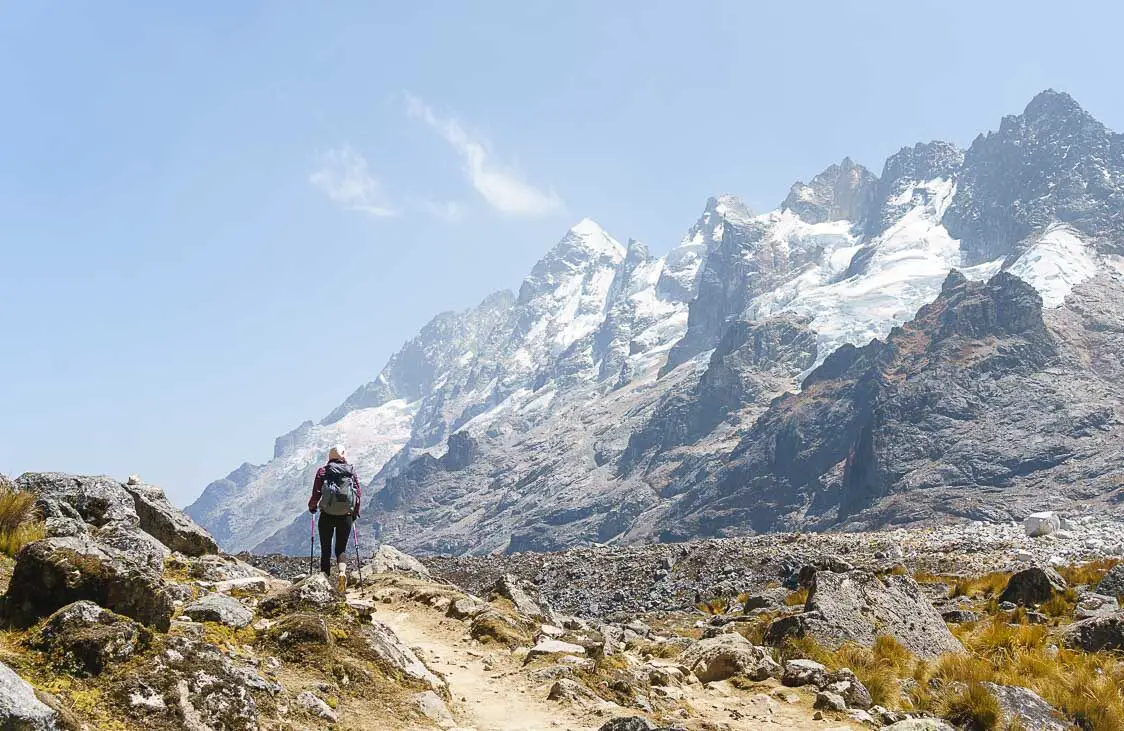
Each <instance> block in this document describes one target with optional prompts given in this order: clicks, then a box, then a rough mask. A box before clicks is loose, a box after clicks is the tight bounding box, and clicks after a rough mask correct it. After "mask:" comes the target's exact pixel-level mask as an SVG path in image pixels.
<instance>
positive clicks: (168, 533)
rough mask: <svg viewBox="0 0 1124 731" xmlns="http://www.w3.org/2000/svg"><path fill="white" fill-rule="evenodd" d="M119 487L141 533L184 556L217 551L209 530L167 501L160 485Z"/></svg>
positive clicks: (127, 485) (217, 548)
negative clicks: (129, 500) (131, 506)
mask: <svg viewBox="0 0 1124 731" xmlns="http://www.w3.org/2000/svg"><path fill="white" fill-rule="evenodd" d="M122 489H124V490H125V492H127V493H128V494H129V495H130V497H131V498H132V500H133V509H134V511H135V512H136V514H137V517H138V518H139V520H140V527H141V530H143V531H144V532H145V533H148V534H150V535H152V536H153V537H155V538H156V539H157V540H158V541H160V542H161V543H163V544H164V545H165V546H167V547H168V548H169V549H171V550H173V551H179V552H180V553H182V554H185V555H187V556H202V555H204V554H208V553H218V550H219V546H218V544H217V543H215V539H214V538H212V537H211V534H210V533H208V532H207V531H205V530H203V529H202V528H200V527H199V526H198V525H196V523H195V521H193V520H192V519H191V518H189V517H187V515H186V514H185V513H183V512H182V511H180V510H177V509H176V508H175V507H174V506H173V505H172V504H171V503H170V502H168V498H167V496H166V495H165V494H164V491H163V490H162V489H160V488H159V487H156V486H155V485H145V484H140V483H138V484H125V485H122Z"/></svg>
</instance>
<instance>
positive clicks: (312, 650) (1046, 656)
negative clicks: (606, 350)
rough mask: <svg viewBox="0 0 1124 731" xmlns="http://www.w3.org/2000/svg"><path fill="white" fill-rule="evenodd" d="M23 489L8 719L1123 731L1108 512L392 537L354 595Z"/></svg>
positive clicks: (188, 531) (3, 666) (108, 501)
mask: <svg viewBox="0 0 1124 731" xmlns="http://www.w3.org/2000/svg"><path fill="white" fill-rule="evenodd" d="M0 490H4V491H5V492H6V493H7V494H9V495H11V494H32V495H34V496H35V503H36V506H37V511H38V516H37V518H36V520H37V521H38V522H37V523H36V526H37V527H38V529H40V534H41V535H42V536H43V537H41V538H39V539H38V540H32V541H31V542H30V543H28V544H27V545H26V546H24V547H23V548H22V549H20V550H19V551H18V552H16V553H15V557H14V559H7V558H0V590H2V591H3V592H4V595H3V598H2V599H0V612H2V617H3V623H4V624H3V629H2V630H0V729H20V730H21V731H22V730H23V729H36V730H40V729H83V728H86V729H141V728H144V729H156V730H159V729H192V730H199V729H215V730H238V731H242V730H248V729H278V730H280V729H294V730H295V729H325V728H340V729H388V730H395V731H397V730H400V729H401V730H406V729H411V730H412V729H435V728H442V729H460V730H461V731H469V730H475V731H499V730H501V729H502V730H504V731H541V730H545V729H573V730H575V731H633V730H641V731H650V730H651V729H668V730H670V729H683V730H684V731H749V730H750V729H767V728H777V729H859V728H888V729H894V730H895V731H904V730H907V729H913V730H915V731H916V730H918V729H943V730H947V729H954V728H961V729H1016V728H1018V729H1026V730H1028V731H1035V730H1038V729H1043V730H1049V731H1053V730H1055V729H1071V728H1083V729H1096V730H1097V731H1106V730H1108V729H1120V728H1124V699H1122V698H1121V688H1122V687H1124V668H1122V667H1121V663H1120V660H1119V658H1118V656H1117V655H1116V654H1115V653H1117V652H1119V651H1120V650H1122V649H1124V613H1122V612H1121V610H1120V607H1119V604H1118V596H1119V595H1121V594H1124V568H1115V567H1116V559H1114V558H1112V556H1113V555H1116V554H1119V553H1120V551H1121V547H1120V545H1119V541H1120V536H1121V535H1124V534H1122V533H1121V532H1120V530H1119V526H1116V525H1113V524H1110V523H1109V522H1107V521H1104V520H1101V519H1098V518H1096V517H1094V516H1087V517H1075V518H1072V519H1071V520H1069V521H1066V523H1065V524H1064V525H1063V522H1062V520H1061V519H1059V518H1058V517H1057V516H1052V515H1047V516H1037V517H1035V518H1033V519H1032V520H1028V521H1027V523H1026V524H1025V525H1018V526H1016V525H983V524H980V525H973V526H967V527H960V528H947V529H935V530H930V531H925V532H906V531H899V532H895V533H884V534H851V535H813V536H801V535H789V536H772V537H761V538H755V539H745V540H719V541H708V542H701V543H695V544H683V545H657V546H647V547H642V548H627V549H625V548H620V549H617V548H611V547H603V548H591V549H581V550H576V551H570V552H567V553H564V554H553V555H537V556H536V555H514V556H506V557H487V558H476V559H465V558H461V559H450V558H433V559H427V560H426V562H425V563H422V562H420V561H418V560H416V559H413V558H411V557H409V556H406V555H405V554H402V553H400V552H398V551H395V550H394V549H392V548H390V547H388V546H381V547H379V548H378V550H377V551H376V552H374V553H373V554H372V555H370V556H368V557H367V558H366V559H365V560H364V562H363V565H362V567H361V568H362V574H361V577H360V572H358V571H354V570H353V571H352V572H351V574H350V575H349V579H350V583H349V586H348V590H347V592H346V593H345V594H340V593H338V592H337V591H336V590H335V589H334V588H333V586H332V584H331V582H329V581H328V580H327V579H325V578H324V577H322V576H319V575H314V576H311V577H309V576H307V575H305V572H307V559H287V558H284V557H253V556H242V557H234V556H227V555H223V554H221V553H218V552H217V549H216V548H215V546H214V544H213V542H211V541H210V540H209V536H207V534H206V533H205V532H204V531H202V530H201V529H199V528H198V527H197V526H195V525H194V524H193V523H191V521H190V520H187V519H186V518H184V517H183V516H182V514H180V513H179V512H178V511H176V510H175V509H174V508H172V507H171V506H170V505H168V504H167V502H166V500H164V499H163V496H162V493H160V491H159V490H158V489H156V488H151V487H148V486H145V485H142V484H139V482H138V483H136V484H121V483H118V482H116V481H114V480H110V479H108V478H87V477H73V476H67V475H55V474H48V475H25V476H23V477H21V478H20V479H19V480H17V481H16V483H15V485H14V486H4V485H0ZM39 518H41V519H42V520H38V519H39ZM1028 533H1033V534H1035V535H1034V536H1033V537H1032V536H1030V535H1028ZM253 564H257V566H255V565H253ZM259 567H264V568H259ZM265 569H268V571H267V570H265Z"/></svg>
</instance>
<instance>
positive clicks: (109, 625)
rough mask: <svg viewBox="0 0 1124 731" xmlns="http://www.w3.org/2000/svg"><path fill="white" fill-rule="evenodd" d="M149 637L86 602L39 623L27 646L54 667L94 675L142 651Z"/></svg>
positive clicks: (125, 620) (141, 628) (136, 625)
mask: <svg viewBox="0 0 1124 731" xmlns="http://www.w3.org/2000/svg"><path fill="white" fill-rule="evenodd" d="M151 639H152V633H151V632H150V631H149V630H148V629H147V628H146V627H144V626H142V625H140V624H139V623H137V622H135V621H133V620H131V619H129V618H128V617H123V616H121V615H120V614H114V613H113V612H111V611H109V610H108V609H102V608H101V607H99V606H98V605H97V604H94V603H93V602H90V601H79V602H74V603H73V604H68V605H67V606H65V607H63V608H62V609H60V610H58V611H57V612H55V613H54V614H52V615H51V616H50V617H48V618H47V620H46V621H45V622H44V623H43V625H42V627H40V628H39V630H38V631H37V632H36V633H35V634H34V635H33V636H32V638H31V641H30V644H31V646H32V647H34V648H35V649H37V650H41V651H43V652H45V653H47V655H48V657H50V658H51V661H52V662H53V663H54V664H55V665H56V666H60V667H63V668H66V669H68V670H70V671H72V672H77V673H79V674H85V675H97V674H99V673H101V672H102V671H103V670H104V669H105V668H106V667H107V666H109V665H111V664H113V663H117V662H123V661H124V660H127V659H129V658H130V657H132V656H133V655H135V654H136V653H137V652H139V651H141V650H143V649H144V648H146V647H147V646H148V644H149V642H150V641H151Z"/></svg>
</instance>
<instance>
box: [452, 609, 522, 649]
mask: <svg viewBox="0 0 1124 731" xmlns="http://www.w3.org/2000/svg"><path fill="white" fill-rule="evenodd" d="M533 631H534V626H533V625H532V624H531V623H530V622H529V621H528V620H523V619H520V618H515V617H509V616H508V615H506V614H504V613H503V612H500V611H498V610H496V609H491V608H489V609H488V610H486V611H484V612H481V613H480V614H478V615H476V616H475V617H473V618H472V624H471V625H470V626H469V630H468V633H469V635H470V636H471V637H472V638H473V639H476V640H479V641H480V642H484V643H491V642H495V643H499V644H501V645H506V646H507V647H511V648H515V647H520V646H522V645H529V644H531V633H532V632H533Z"/></svg>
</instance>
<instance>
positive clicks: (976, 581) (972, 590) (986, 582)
mask: <svg viewBox="0 0 1124 731" xmlns="http://www.w3.org/2000/svg"><path fill="white" fill-rule="evenodd" d="M1010 580H1011V574H1009V573H1007V572H1005V571H996V572H993V573H990V574H986V575H984V576H979V577H976V578H969V579H959V580H957V582H956V583H955V584H954V585H953V587H952V593H951V595H950V596H951V598H953V599H955V598H956V597H961V596H966V597H969V598H976V597H981V598H984V599H992V598H994V597H997V596H999V595H1000V594H1002V593H1003V590H1004V589H1006V588H1007V582H1009V581H1010Z"/></svg>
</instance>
